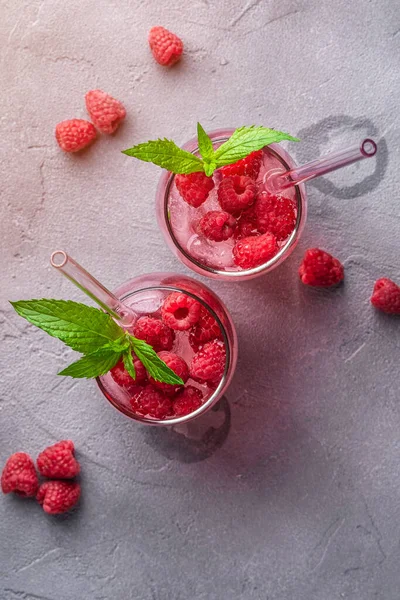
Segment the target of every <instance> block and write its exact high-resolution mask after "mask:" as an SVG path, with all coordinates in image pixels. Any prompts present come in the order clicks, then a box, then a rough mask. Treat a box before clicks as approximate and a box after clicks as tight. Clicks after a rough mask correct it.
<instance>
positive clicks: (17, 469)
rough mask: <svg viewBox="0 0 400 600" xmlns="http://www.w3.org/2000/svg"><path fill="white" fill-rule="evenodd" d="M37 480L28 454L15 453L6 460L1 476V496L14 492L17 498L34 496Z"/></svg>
mask: <svg viewBox="0 0 400 600" xmlns="http://www.w3.org/2000/svg"><path fill="white" fill-rule="evenodd" d="M38 487H39V480H38V476H37V473H36V469H35V465H34V463H33V460H32V459H31V457H30V456H29V454H25V452H16V453H15V454H12V455H11V456H10V458H9V459H8V460H7V462H6V464H5V467H4V469H3V472H2V474H1V489H2V490H3V494H9V493H10V492H15V493H16V494H18V495H19V496H35V495H36V492H37V489H38Z"/></svg>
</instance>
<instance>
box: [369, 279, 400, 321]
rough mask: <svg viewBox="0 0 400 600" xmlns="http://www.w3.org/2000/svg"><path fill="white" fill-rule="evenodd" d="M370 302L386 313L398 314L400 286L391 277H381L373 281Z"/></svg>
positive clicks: (399, 312) (399, 309) (399, 308)
mask: <svg viewBox="0 0 400 600" xmlns="http://www.w3.org/2000/svg"><path fill="white" fill-rule="evenodd" d="M371 302H372V304H373V305H374V306H375V308H378V309H379V310H382V311H383V312H385V313H387V314H388V315H400V287H399V286H398V285H397V284H396V283H395V282H394V281H392V280H391V279H388V278H387V277H382V278H381V279H378V280H377V281H376V282H375V285H374V291H373V294H372V296H371Z"/></svg>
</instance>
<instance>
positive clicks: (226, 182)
mask: <svg viewBox="0 0 400 600" xmlns="http://www.w3.org/2000/svg"><path fill="white" fill-rule="evenodd" d="M255 197H256V184H255V183H254V181H253V180H252V179H250V177H245V176H241V175H232V177H225V179H223V180H222V181H221V183H220V184H219V188H218V201H219V203H220V205H221V208H222V209H223V210H225V211H226V212H228V213H239V212H240V211H242V210H245V209H246V208H248V207H249V206H251V205H252V204H253V202H254V199H255Z"/></svg>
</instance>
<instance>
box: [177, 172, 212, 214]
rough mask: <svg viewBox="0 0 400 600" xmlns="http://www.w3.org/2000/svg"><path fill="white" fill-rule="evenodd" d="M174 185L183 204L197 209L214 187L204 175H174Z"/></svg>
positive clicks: (209, 178) (210, 179)
mask: <svg viewBox="0 0 400 600" xmlns="http://www.w3.org/2000/svg"><path fill="white" fill-rule="evenodd" d="M175 185H176V187H177V190H178V192H179V193H180V195H181V196H182V198H183V199H184V201H185V202H187V203H188V204H190V206H193V207H194V208H199V206H201V205H202V204H203V202H205V201H206V200H207V198H208V194H209V193H210V192H211V190H212V189H213V187H214V181H213V179H212V177H207V175H206V174H205V173H190V174H189V175H175Z"/></svg>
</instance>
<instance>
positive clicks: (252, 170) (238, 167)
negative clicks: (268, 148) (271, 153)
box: [219, 150, 263, 180]
mask: <svg viewBox="0 0 400 600" xmlns="http://www.w3.org/2000/svg"><path fill="white" fill-rule="evenodd" d="M262 154H263V153H262V150H256V151H255V152H252V153H251V154H249V155H248V156H246V158H242V159H241V160H238V161H237V162H235V163H233V164H232V165H226V166H225V167H221V168H220V169H219V172H220V173H221V175H222V177H230V176H231V175H246V176H247V177H251V179H254V180H256V179H257V177H258V174H259V172H260V167H261V163H262Z"/></svg>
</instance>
